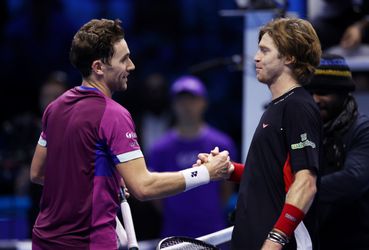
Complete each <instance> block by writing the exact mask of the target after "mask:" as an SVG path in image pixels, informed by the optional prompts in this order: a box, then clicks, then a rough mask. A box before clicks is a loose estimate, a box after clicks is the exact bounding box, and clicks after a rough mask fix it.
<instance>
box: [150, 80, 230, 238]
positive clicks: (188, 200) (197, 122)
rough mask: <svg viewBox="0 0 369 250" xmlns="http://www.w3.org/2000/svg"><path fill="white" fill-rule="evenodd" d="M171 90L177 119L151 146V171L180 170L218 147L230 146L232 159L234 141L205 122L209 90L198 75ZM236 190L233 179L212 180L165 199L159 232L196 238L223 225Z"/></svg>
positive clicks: (228, 147) (177, 81)
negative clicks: (232, 182)
mask: <svg viewBox="0 0 369 250" xmlns="http://www.w3.org/2000/svg"><path fill="white" fill-rule="evenodd" d="M171 95H172V98H173V109H174V113H175V116H176V122H175V125H174V128H173V129H171V130H169V131H168V132H167V133H165V134H164V135H163V136H162V138H160V139H159V140H158V141H157V143H155V144H154V145H153V146H152V148H151V150H150V152H149V155H148V166H149V168H150V169H151V170H154V171H158V172H163V171H178V170H182V169H184V168H186V166H188V165H189V164H192V163H193V162H195V161H196V159H197V155H198V153H200V152H210V150H212V149H213V148H214V147H215V146H219V148H220V150H228V151H229V152H230V155H231V158H232V159H237V155H236V148H235V145H234V143H233V141H232V140H231V139H230V138H229V137H228V136H227V135H225V134H224V133H222V132H220V131H218V130H217V129H215V128H213V127H211V126H209V125H207V124H206V122H205V121H204V112H205V109H206V106H207V91H206V89H205V87H204V85H203V83H202V82H201V81H200V80H199V79H198V78H196V77H193V76H182V77H180V78H179V79H177V80H176V81H175V82H174V84H173V85H172V88H171ZM163 156H165V157H163ZM233 191H234V190H233V186H232V185H230V183H226V182H222V183H219V182H212V183H210V184H207V185H205V186H202V187H199V188H197V189H196V190H195V191H188V192H186V193H182V194H179V195H177V196H175V197H170V198H166V199H163V200H162V201H161V204H160V205H161V206H162V216H163V226H162V230H161V236H162V237H165V236H171V235H183V236H189V237H198V236H201V235H204V234H208V233H212V232H214V231H217V230H220V229H223V228H225V227H226V226H227V220H226V217H227V216H226V213H225V206H226V202H227V201H228V198H229V196H230V195H231V194H232V192H233ZM204 197H206V198H204Z"/></svg>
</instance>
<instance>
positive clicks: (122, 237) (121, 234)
mask: <svg viewBox="0 0 369 250" xmlns="http://www.w3.org/2000/svg"><path fill="white" fill-rule="evenodd" d="M115 222H116V224H117V225H116V228H115V231H116V233H117V235H118V238H119V242H120V244H121V245H123V246H126V245H128V238H127V233H126V230H124V228H123V226H122V224H121V223H120V221H119V219H118V217H115Z"/></svg>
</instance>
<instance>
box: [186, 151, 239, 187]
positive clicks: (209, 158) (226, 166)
mask: <svg viewBox="0 0 369 250" xmlns="http://www.w3.org/2000/svg"><path fill="white" fill-rule="evenodd" d="M201 165H203V166H205V167H206V168H207V170H208V171H209V176H210V180H212V181H215V180H222V179H229V177H230V176H231V174H232V172H233V171H234V166H233V164H232V162H231V161H230V158H229V152H228V151H227V150H224V151H222V152H219V148H218V147H215V148H214V149H213V150H212V151H210V153H209V154H208V153H200V154H199V155H198V159H197V161H196V163H195V164H193V165H192V167H199V166H201Z"/></svg>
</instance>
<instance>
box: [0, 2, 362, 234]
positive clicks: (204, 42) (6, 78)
mask: <svg viewBox="0 0 369 250" xmlns="http://www.w3.org/2000/svg"><path fill="white" fill-rule="evenodd" d="M356 2H358V1H356ZM363 2H365V3H366V1H363ZM236 8H237V4H236V2H235V1H228V0H216V1H214V0H203V1H198V0H177V1H171V0H162V1H160V2H158V1H149V0H124V1H123V0H94V1H89V0H83V1H73V0H31V1H26V0H23V1H22V0H18V1H15V0H7V1H1V2H0V12H1V13H0V53H1V57H0V63H1V64H0V65H1V66H2V91H1V93H0V106H1V107H2V108H1V116H0V124H1V126H0V129H1V130H0V196H4V197H5V196H13V195H17V196H29V197H31V199H30V200H31V206H30V208H31V209H30V212H29V215H28V217H29V219H30V222H29V226H31V225H32V224H33V222H32V220H34V216H35V214H37V202H38V199H39V195H40V192H41V190H40V188H39V187H36V186H33V185H31V184H30V183H29V179H28V171H29V164H30V162H31V158H30V157H31V156H32V154H33V151H32V150H33V148H34V146H35V144H36V142H37V138H38V136H39V132H40V125H41V124H40V118H41V115H42V112H43V110H44V108H45V102H46V103H48V102H49V101H51V100H52V99H53V98H56V97H57V96H58V95H59V94H60V93H61V92H62V91H63V90H64V89H67V88H71V87H74V86H77V85H79V84H80V82H81V76H80V75H78V73H77V71H76V70H75V69H73V68H72V66H71V64H70V62H69V58H68V53H69V48H70V43H71V40H72V36H73V34H74V33H75V32H76V31H77V29H78V27H80V26H81V25H82V24H83V23H85V22H86V21H88V20H90V19H91V18H110V19H114V18H119V19H121V20H122V22H123V27H124V29H125V34H126V40H127V41H128V43H129V44H130V50H131V58H132V60H133V61H134V63H135V65H136V69H135V71H134V72H133V73H132V74H131V75H130V77H129V82H128V90H127V91H126V92H124V93H118V94H117V95H115V96H114V99H115V100H117V101H118V102H119V103H121V104H122V105H124V106H125V107H126V108H127V109H128V110H129V111H130V112H131V114H132V116H133V118H134V120H135V121H136V126H137V131H138V133H139V134H138V138H139V139H140V143H141V145H142V148H143V151H144V153H145V151H148V148H149V146H150V145H152V143H154V141H155V140H156V139H157V137H154V138H151V137H152V136H153V135H160V134H162V133H164V131H165V129H164V128H167V127H168V126H170V125H171V124H173V115H172V112H171V107H170V106H171V102H170V97H169V92H168V91H169V88H170V85H171V84H172V82H173V81H174V80H175V79H176V78H177V77H178V76H180V75H184V74H191V75H195V76H197V77H199V78H200V79H201V80H202V81H203V83H204V84H206V87H207V91H208V102H209V103H208V110H207V112H206V120H207V121H208V122H209V124H211V125H212V126H214V127H216V128H218V129H220V130H222V131H223V132H225V133H226V134H228V135H229V136H230V137H231V138H232V139H233V140H234V141H235V143H236V147H237V148H238V152H240V148H241V127H242V124H241V115H242V113H241V110H242V91H241V89H242V70H241V69H242V66H240V65H237V62H234V61H232V60H230V58H232V56H234V55H239V54H242V47H243V22H242V18H241V17H232V18H229V17H224V16H221V15H220V14H219V11H220V10H222V9H236ZM355 8H356V7H355ZM365 11H366V10H365ZM332 15H333V14H332ZM344 15H346V14H344ZM350 15H351V14H350ZM353 16H354V17H355V18H357V15H354V14H353ZM320 21H321V20H320ZM355 21H358V20H355ZM330 22H332V21H329V20H328V24H330ZM345 25H346V24H345ZM347 25H349V24H347ZM365 28H366V27H365ZM342 29H343V30H344V28H342ZM342 32H343V31H342ZM329 42H331V41H329ZM337 43H339V41H337ZM329 45H330V44H329ZM250 58H252V56H251V57H250ZM245 60H250V61H244V63H251V61H252V60H251V59H249V58H247V59H245ZM50 82H53V83H52V84H51V85H50ZM366 83H367V80H366ZM45 86H46V87H45ZM50 86H52V87H50ZM363 86H364V87H362V88H363V89H365V80H364V84H363ZM366 87H367V88H369V87H368V86H366ZM45 89H46V90H45ZM45 92H46V93H45ZM45 96H48V97H45ZM45 98H46V99H47V100H44V99H45ZM220 113H221V114H222V115H221V116H219V115H217V114H220ZM153 124H154V125H155V126H154V128H153V127H152V126H153ZM158 124H159V125H160V124H162V125H163V126H164V128H162V127H158ZM147 131H156V132H153V133H152V134H147ZM145 133H146V134H145ZM234 160H241V159H234ZM242 160H243V159H242ZM132 206H133V209H132V210H133V215H134V216H135V214H136V216H137V218H138V216H141V215H142V214H145V213H147V211H150V213H151V214H150V216H149V218H141V219H142V221H141V222H142V223H141V224H140V221H137V232H138V238H139V239H140V240H142V239H148V238H155V237H158V236H159V228H155V227H147V224H146V225H145V222H146V221H151V222H152V223H150V224H151V225H157V226H158V227H159V226H160V214H159V213H158V212H157V211H156V210H155V209H154V208H153V207H151V206H152V204H149V203H147V204H146V205H144V206H143V205H142V204H139V203H138V202H135V201H134V200H133V201H132ZM35 210H36V211H35ZM155 211H156V212H157V213H158V214H156V212H155ZM0 212H1V211H0ZM0 216H1V214H0ZM0 223H1V222H0ZM0 238H1V237H0Z"/></svg>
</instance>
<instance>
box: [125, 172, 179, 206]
mask: <svg viewBox="0 0 369 250" xmlns="http://www.w3.org/2000/svg"><path fill="white" fill-rule="evenodd" d="M185 186H186V184H185V179H184V177H183V175H182V173H180V172H165V173H155V172H153V173H148V175H147V176H146V177H145V178H144V179H142V183H141V185H139V186H138V187H137V188H136V189H130V190H131V191H132V194H133V195H134V196H135V197H136V198H137V199H139V200H141V201H145V200H151V199H157V198H163V197H167V196H171V195H174V194H178V193H180V192H183V191H184V190H185Z"/></svg>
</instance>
